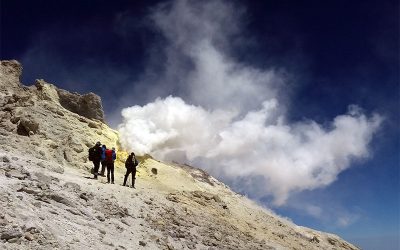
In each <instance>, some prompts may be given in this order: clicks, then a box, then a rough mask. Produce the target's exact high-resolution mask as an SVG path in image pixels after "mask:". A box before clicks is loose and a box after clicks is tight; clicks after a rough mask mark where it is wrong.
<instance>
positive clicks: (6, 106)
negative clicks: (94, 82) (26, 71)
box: [0, 61, 118, 169]
mask: <svg viewBox="0 0 400 250" xmlns="http://www.w3.org/2000/svg"><path fill="white" fill-rule="evenodd" d="M21 70H22V67H21V65H20V64H19V63H18V62H17V61H2V62H1V75H0V87H1V88H0V97H1V98H0V128H1V129H0V144H1V145H2V148H3V149H4V150H9V151H12V150H13V149H16V148H20V149H24V150H25V151H26V152H28V153H29V154H30V155H32V156H34V157H37V158H40V159H42V160H45V161H52V162H55V163H57V164H60V165H62V166H63V165H65V164H68V165H72V166H77V167H79V168H84V169H88V168H91V167H92V164H91V162H89V161H88V160H87V151H88V148H89V147H91V146H93V145H94V143H95V142H96V141H101V142H102V143H104V144H106V145H108V146H110V147H116V148H118V145H117V141H118V134H117V132H116V131H114V130H112V129H110V128H108V127H107V126H106V125H105V124H104V123H103V118H104V113H103V110H102V105H101V100H100V97H98V96H97V95H95V94H93V93H89V94H86V95H79V94H77V93H69V92H68V91H65V90H61V89H58V88H57V87H56V86H54V85H53V84H50V83H47V82H46V81H44V80H42V79H39V80H36V81H35V85H34V86H30V87H26V86H23V85H21V83H20V82H19V77H20V75H21ZM10 138H11V139H10ZM45 165H48V164H45Z"/></svg>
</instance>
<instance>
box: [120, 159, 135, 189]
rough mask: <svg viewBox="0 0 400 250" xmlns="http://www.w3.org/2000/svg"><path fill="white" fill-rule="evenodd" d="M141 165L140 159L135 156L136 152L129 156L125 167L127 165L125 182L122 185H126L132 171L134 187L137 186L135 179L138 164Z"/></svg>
mask: <svg viewBox="0 0 400 250" xmlns="http://www.w3.org/2000/svg"><path fill="white" fill-rule="evenodd" d="M137 165H139V161H138V160H137V159H136V157H135V153H133V152H132V153H131V154H130V155H129V156H128V159H126V161H125V167H126V174H125V178H124V184H123V185H122V186H125V184H126V181H127V180H128V176H129V174H130V173H132V188H135V179H136V166H137Z"/></svg>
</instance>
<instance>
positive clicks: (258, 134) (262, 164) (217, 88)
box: [119, 0, 382, 205]
mask: <svg viewBox="0 0 400 250" xmlns="http://www.w3.org/2000/svg"><path fill="white" fill-rule="evenodd" d="M238 10H240V8H238V6H235V5H233V4H232V3H230V2H225V1H187V0H176V1H172V2H169V3H166V4H162V5H159V6H158V7H157V8H155V9H154V10H153V12H152V14H151V16H150V18H151V20H152V22H153V24H154V28H155V30H157V31H158V32H160V33H161V34H162V35H163V38H164V39H165V40H164V41H163V43H161V45H160V44H159V45H158V46H161V47H162V51H163V55H164V56H163V57H162V56H160V55H158V54H157V55H155V54H153V55H152V57H153V58H152V59H151V60H149V62H150V63H149V65H148V69H147V71H146V74H144V76H143V77H142V80H141V81H140V82H138V83H137V85H138V86H140V85H141V84H144V83H145V82H146V81H153V83H154V84H153V87H152V88H155V90H153V91H152V92H148V93H146V95H148V96H149V97H152V96H158V97H157V98H156V99H155V100H154V99H153V100H154V101H152V102H150V103H148V104H146V105H143V106H133V107H128V108H125V109H123V110H122V117H123V122H122V124H120V125H119V131H120V133H121V143H122V146H123V147H124V148H126V149H127V150H133V151H135V152H137V153H138V154H151V155H153V156H155V157H157V158H160V159H163V160H167V161H177V162H181V163H189V164H192V165H194V166H197V167H201V168H204V169H206V170H207V171H209V172H210V173H211V174H213V175H214V176H216V177H217V178H220V179H222V180H224V181H225V182H227V183H228V184H230V185H231V186H232V187H233V188H234V189H235V190H237V191H240V192H243V193H246V194H248V195H249V196H251V197H253V198H256V199H261V198H265V197H273V200H274V203H275V204H276V205H283V204H285V202H286V201H287V199H288V198H289V196H290V194H292V193H295V192H300V191H302V190H312V189H315V188H319V187H323V186H327V185H329V184H331V183H332V182H334V181H335V180H336V178H337V177H338V175H339V173H341V172H342V171H344V170H345V169H347V168H349V167H350V166H351V163H352V161H353V160H355V159H362V158H367V157H369V156H370V152H369V149H368V145H369V143H370V142H371V139H372V137H373V135H374V133H375V132H376V131H377V129H378V128H379V127H380V124H381V122H382V117H381V116H379V115H378V114H373V115H371V116H367V115H365V114H364V113H363V111H362V109H361V108H359V107H357V106H355V105H349V108H348V111H347V113H346V114H342V115H338V116H337V117H335V118H334V119H333V120H332V121H331V122H330V124H329V125H326V124H324V125H321V124H318V123H317V122H315V121H312V120H306V121H304V120H303V121H300V122H294V123H293V122H292V123H289V122H288V121H287V119H286V117H287V108H286V107H287V106H286V105H285V102H287V101H286V100H287V98H286V97H287V96H285V94H284V91H283V90H284V89H285V88H287V87H288V86H287V84H286V83H287V79H286V75H287V74H286V73H285V72H284V71H283V70H277V69H273V68H271V69H260V68H257V67H254V66H251V65H245V64H243V63H240V62H238V61H237V60H235V58H234V57H233V51H232V50H233V47H232V45H231V44H232V43H233V42H235V41H236V39H237V37H239V34H240V32H241V30H243V28H244V27H242V25H241V23H242V22H241V20H242V19H241V16H243V15H244V12H243V11H238ZM239 42H240V41H239ZM157 56H159V58H163V60H161V61H160V60H157V59H155V58H154V57H157ZM160 63H161V66H160ZM155 75H156V76H157V77H154V76H155ZM154 86H155V87H154ZM173 93H175V94H173ZM172 94H173V95H172Z"/></svg>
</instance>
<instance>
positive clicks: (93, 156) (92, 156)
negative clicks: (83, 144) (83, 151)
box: [89, 147, 95, 161]
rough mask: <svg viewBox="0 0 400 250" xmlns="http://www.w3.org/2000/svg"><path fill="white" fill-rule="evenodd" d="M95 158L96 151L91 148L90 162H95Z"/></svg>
mask: <svg viewBox="0 0 400 250" xmlns="http://www.w3.org/2000/svg"><path fill="white" fill-rule="evenodd" d="M94 158H95V149H94V147H93V148H89V161H94Z"/></svg>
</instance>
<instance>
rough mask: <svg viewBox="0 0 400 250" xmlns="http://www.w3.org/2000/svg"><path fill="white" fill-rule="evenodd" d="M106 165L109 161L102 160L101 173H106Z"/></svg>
mask: <svg viewBox="0 0 400 250" xmlns="http://www.w3.org/2000/svg"><path fill="white" fill-rule="evenodd" d="M106 166H107V162H106V161H102V162H101V171H100V175H104V172H105V171H106Z"/></svg>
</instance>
